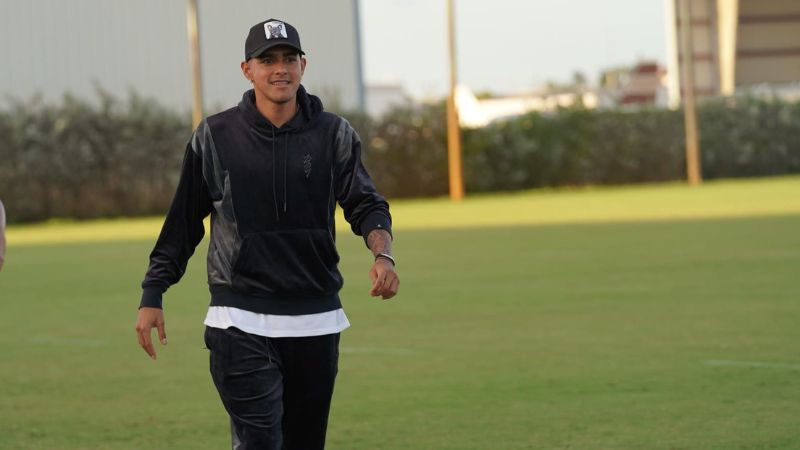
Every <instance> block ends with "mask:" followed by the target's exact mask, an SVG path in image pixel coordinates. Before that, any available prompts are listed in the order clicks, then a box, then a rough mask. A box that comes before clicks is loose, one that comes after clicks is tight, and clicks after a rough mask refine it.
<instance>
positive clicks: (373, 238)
mask: <svg viewBox="0 0 800 450" xmlns="http://www.w3.org/2000/svg"><path fill="white" fill-rule="evenodd" d="M367 245H368V246H369V249H370V250H372V254H373V255H377V254H378V253H386V254H387V255H391V254H392V235H390V234H389V232H388V231H386V230H372V231H370V232H369V235H367Z"/></svg>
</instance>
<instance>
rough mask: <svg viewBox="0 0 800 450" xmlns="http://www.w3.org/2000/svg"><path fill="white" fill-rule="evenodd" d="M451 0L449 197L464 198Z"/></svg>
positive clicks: (451, 6) (450, 2)
mask: <svg viewBox="0 0 800 450" xmlns="http://www.w3.org/2000/svg"><path fill="white" fill-rule="evenodd" d="M453 16H454V13H453V0H447V30H448V34H447V35H448V40H449V50H450V92H449V94H448V96H447V161H448V173H449V175H450V199H451V200H454V201H459V200H461V199H463V198H464V181H463V176H462V168H461V133H460V130H459V126H458V111H456V38H455V20H454V17H453Z"/></svg>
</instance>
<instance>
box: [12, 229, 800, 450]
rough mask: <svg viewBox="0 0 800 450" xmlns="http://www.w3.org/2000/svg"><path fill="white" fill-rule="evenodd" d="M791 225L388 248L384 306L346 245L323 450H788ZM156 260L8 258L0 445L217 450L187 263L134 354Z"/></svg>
mask: <svg viewBox="0 0 800 450" xmlns="http://www.w3.org/2000/svg"><path fill="white" fill-rule="evenodd" d="M798 229H800V215H794V216H782V217H758V218H745V219H724V220H722V219H713V220H703V221H686V222H680V221H670V222H658V223H604V224H572V225H548V226H520V227H495V228H471V229H446V230H405V231H403V232H402V233H398V235H397V245H396V254H397V256H398V261H399V271H400V274H401V277H402V287H401V295H400V297H399V298H398V299H396V300H392V301H389V302H382V301H380V300H375V299H372V298H369V297H368V296H367V291H368V289H369V283H368V279H367V270H368V267H369V262H370V258H369V255H368V253H367V251H366V250H365V248H364V244H363V241H362V240H361V239H359V238H356V237H353V236H350V235H349V234H348V233H345V232H342V233H340V238H339V244H340V248H341V255H342V262H341V269H342V271H343V272H344V275H345V278H346V280H347V283H346V285H345V288H344V290H343V291H342V298H343V301H344V304H345V308H346V310H347V312H348V316H349V318H350V320H351V322H352V323H353V327H352V328H351V329H349V330H347V331H345V333H344V334H343V339H342V353H341V361H340V368H339V370H340V372H339V373H340V376H339V378H338V381H337V391H336V394H335V397H334V404H333V409H332V414H331V423H330V429H329V446H328V448H330V449H333V450H337V449H341V450H360V449H364V450H368V449H378V448H379V449H387V450H397V449H408V450H410V449H415V450H416V449H451V450H456V449H458V450H461V449H520V448H536V449H538V448H542V449H558V448H564V449H565V448H573V449H622V450H624V449H632V450H633V449H637V450H638V449H645V448H646V449H675V448H680V449H697V450H700V449H703V450H706V449H719V450H722V449H731V448H742V449H744V448H771V449H796V448H800V435H798V433H797V417H800V378H798V377H797V371H795V370H787V369H786V368H787V367H794V366H795V365H797V364H800V353H798V351H797V349H798V346H797V342H800V327H798V326H797V323H798V320H799V319H800V305H798V302H797V298H798V292H797V284H796V281H795V280H796V275H797V269H798V267H800V234H798V233H797V230H798ZM152 244H153V243H152V240H151V239H146V240H142V241H130V242H108V243H81V244H68V245H37V246H20V247H15V248H13V249H12V250H13V254H10V258H9V261H8V265H7V266H6V267H5V268H4V271H3V272H2V273H0V286H2V290H1V291H0V292H2V294H0V295H2V296H3V302H2V303H0V305H1V306H0V308H2V309H1V310H0V323H2V326H3V330H4V333H3V334H2V335H0V351H2V353H3V355H4V356H5V359H6V363H5V364H3V366H2V370H0V386H2V388H0V389H2V396H3V402H0V448H23V449H51V448H59V449H67V450H69V449H95V448H96V449H131V450H132V449H142V448H152V449H178V450H180V449H192V450H203V449H217V448H225V447H226V446H227V445H229V443H228V442H229V438H228V426H227V418H226V416H225V413H224V411H223V409H222V407H221V406H220V404H219V399H218V398H217V394H216V392H215V391H214V388H213V385H212V383H211V381H210V377H209V375H208V367H207V353H206V351H205V350H204V349H203V344H202V329H203V328H202V319H203V317H204V313H205V309H206V306H207V302H208V292H207V287H206V284H205V278H206V276H205V261H204V258H203V256H204V253H205V251H204V249H203V248H201V249H198V252H197V253H198V255H196V256H195V257H194V259H193V260H192V262H191V263H190V265H189V268H188V271H187V273H186V275H185V278H184V280H183V281H182V282H181V283H180V284H179V285H177V286H175V287H173V288H171V289H170V290H169V291H168V292H167V296H166V302H165V308H166V310H165V311H166V318H167V333H168V336H169V342H170V343H169V345H168V346H167V347H158V350H159V359H158V361H156V362H153V361H150V360H149V359H148V358H147V357H146V356H145V355H144V353H143V352H142V351H141V349H140V348H138V345H137V344H136V338H135V335H134V332H133V322H134V317H135V314H136V306H137V304H138V297H139V294H140V290H139V286H138V285H139V282H140V281H141V278H142V275H143V272H144V270H145V268H146V265H147V254H148V252H149V251H150V248H151V247H152ZM205 245H207V242H206V243H204V244H203V246H205ZM709 361H725V362H730V361H733V362H750V363H751V364H750V365H741V364H728V363H726V364H709V363H708V362H709ZM753 362H768V363H769V364H772V365H773V366H774V367H771V368H766V367H761V366H759V367H755V366H753V364H752V363H753Z"/></svg>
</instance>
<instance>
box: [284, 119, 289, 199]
mask: <svg viewBox="0 0 800 450" xmlns="http://www.w3.org/2000/svg"><path fill="white" fill-rule="evenodd" d="M283 142H284V145H283V212H284V213H285V212H286V191H287V189H286V166H288V165H289V133H286V135H285V136H284V137H283Z"/></svg>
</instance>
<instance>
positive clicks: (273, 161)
mask: <svg viewBox="0 0 800 450" xmlns="http://www.w3.org/2000/svg"><path fill="white" fill-rule="evenodd" d="M271 129H272V201H273V203H274V204H275V219H276V220H280V219H281V216H280V212H278V193H277V192H276V187H277V184H275V175H276V174H277V172H276V171H275V127H271ZM284 210H285V206H284Z"/></svg>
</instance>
